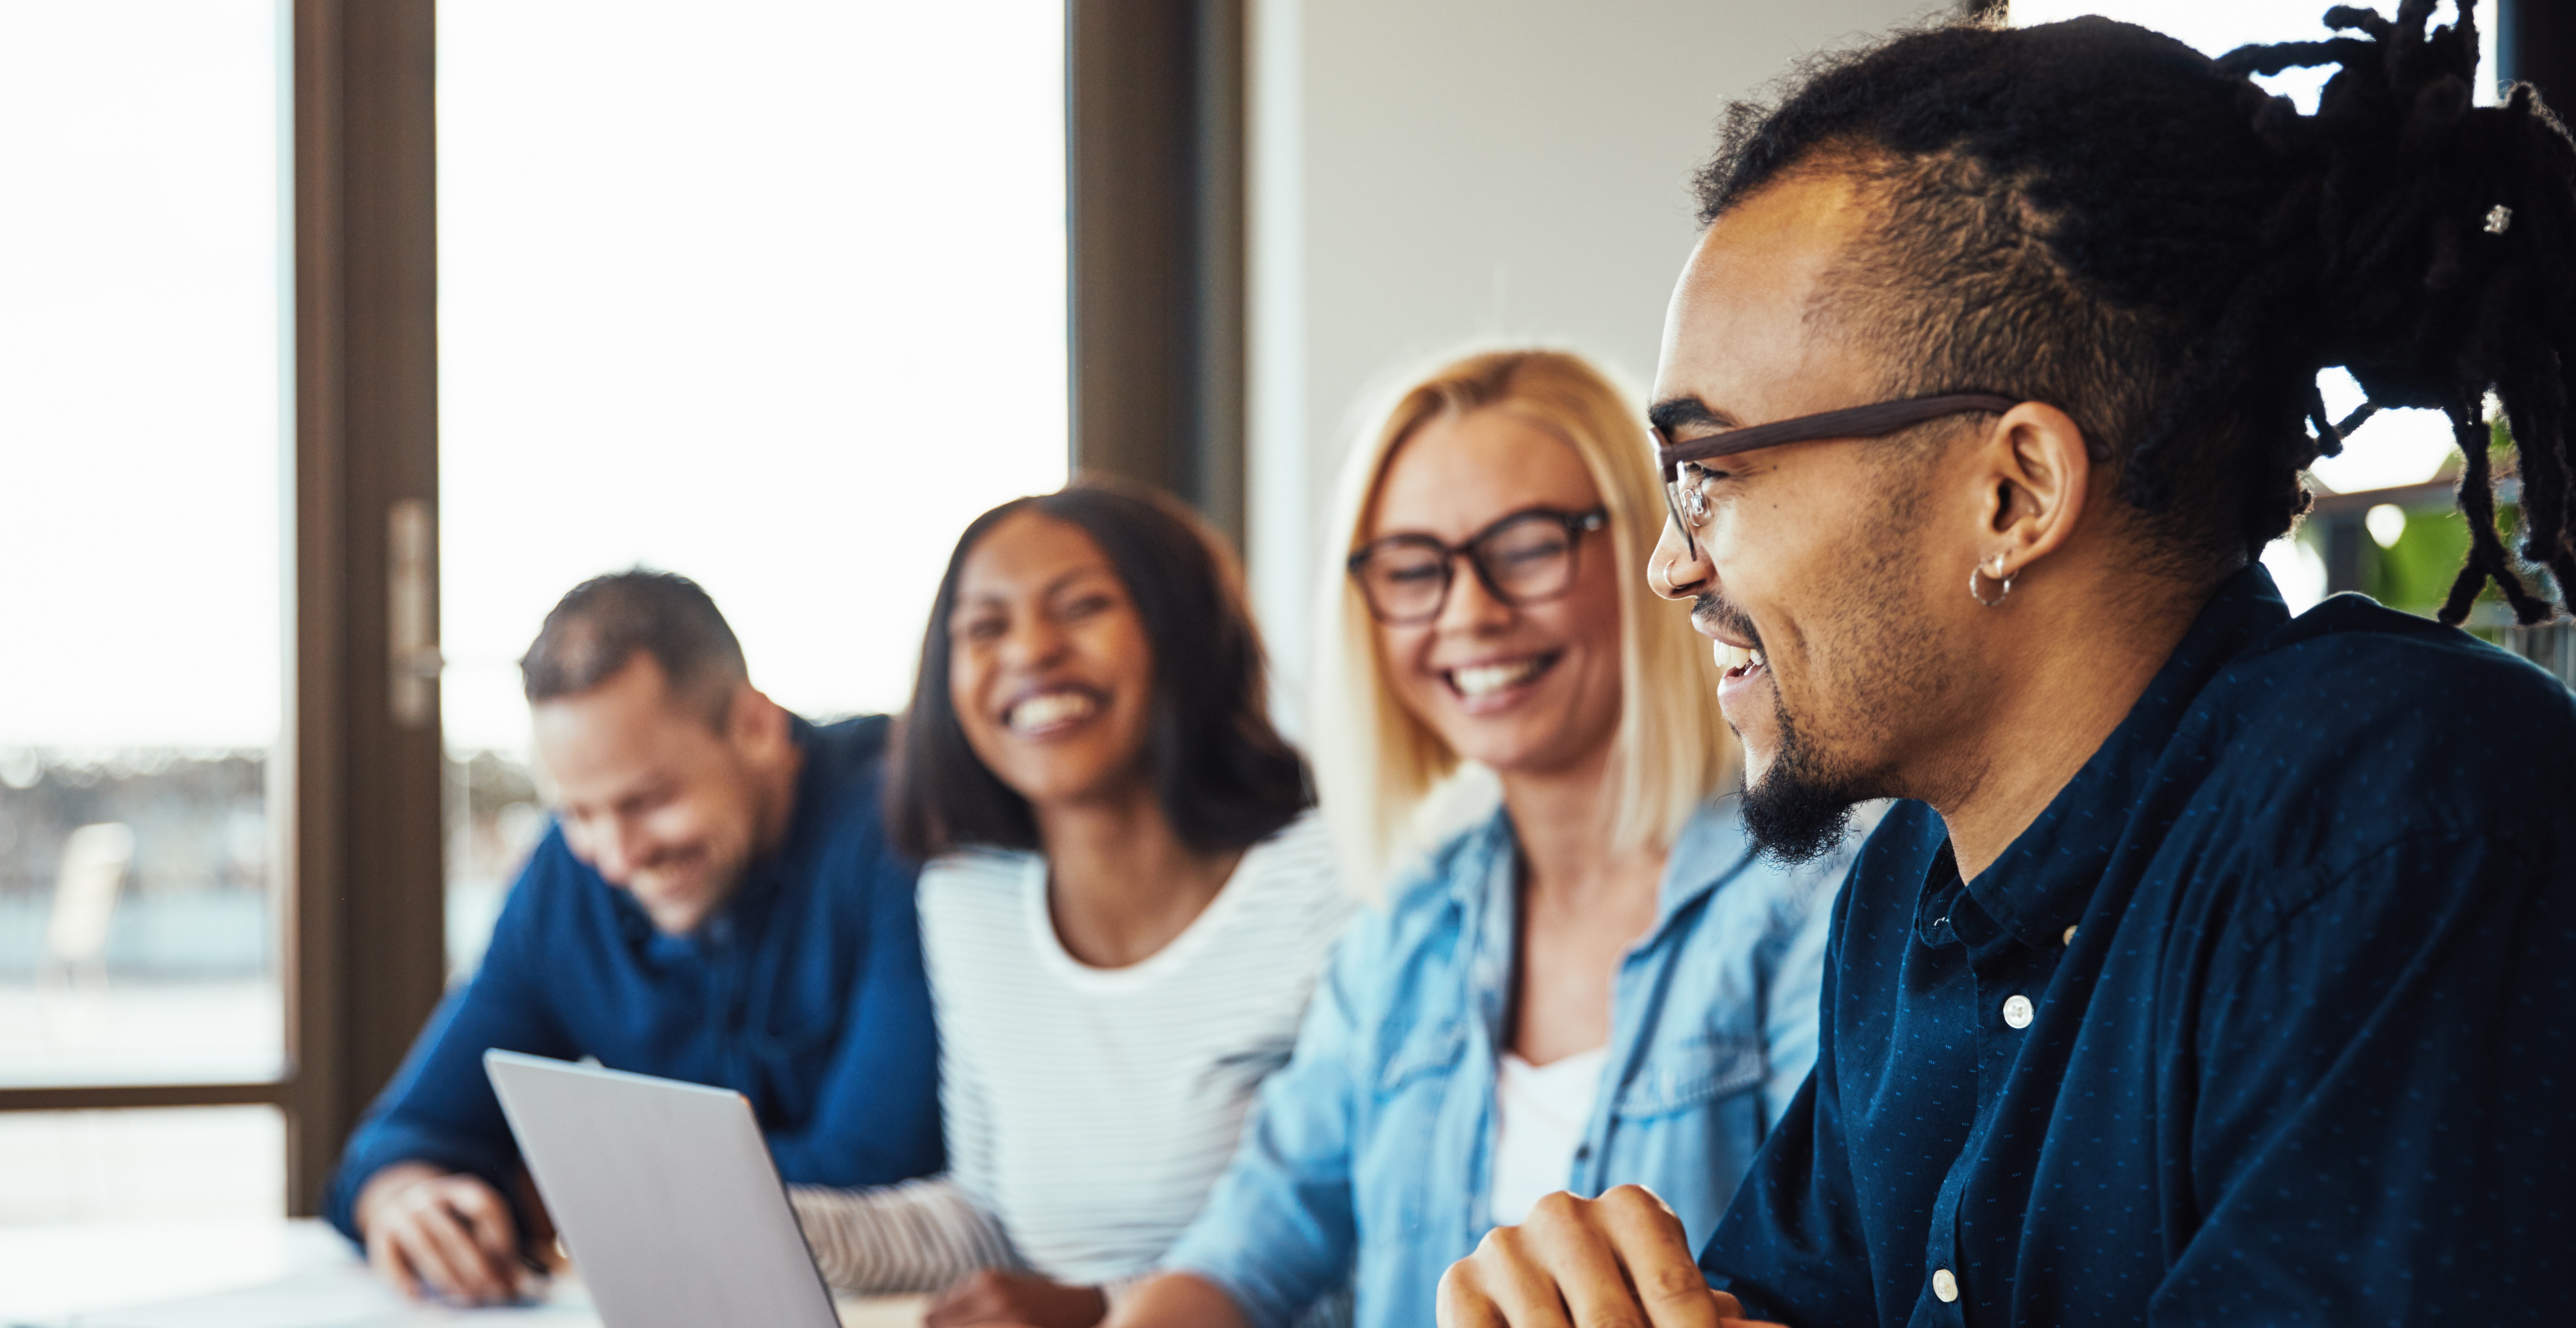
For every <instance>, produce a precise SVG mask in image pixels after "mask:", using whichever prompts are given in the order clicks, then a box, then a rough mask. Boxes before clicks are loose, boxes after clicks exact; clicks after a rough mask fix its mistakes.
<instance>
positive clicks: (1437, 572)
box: [1346, 507, 1610, 627]
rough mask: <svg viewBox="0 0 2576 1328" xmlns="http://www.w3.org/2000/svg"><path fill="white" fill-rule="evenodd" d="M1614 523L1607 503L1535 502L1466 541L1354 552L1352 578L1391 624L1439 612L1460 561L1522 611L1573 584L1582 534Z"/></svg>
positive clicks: (1404, 540) (1408, 540)
mask: <svg viewBox="0 0 2576 1328" xmlns="http://www.w3.org/2000/svg"><path fill="white" fill-rule="evenodd" d="M1609 524H1610V511H1609V509H1608V508H1604V507H1596V508H1593V509H1592V510H1591V511H1589V512H1565V511H1559V510H1557V509H1555V508H1552V507H1533V508H1528V509H1525V510H1522V511H1518V512H1514V513H1512V514H1511V515H1509V516H1506V517H1504V518H1503V519H1501V520H1499V521H1496V522H1495V523H1493V524H1492V525H1490V526H1487V527H1485V528H1484V529H1483V530H1480V531H1478V532H1476V534H1475V535H1474V536H1472V537H1470V538H1469V539H1468V540H1467V542H1466V543H1464V544H1443V543H1441V542H1440V541H1439V540H1436V539H1433V538H1432V537H1431V536H1429V535H1389V536H1387V537H1385V538H1384V539H1377V540H1371V541H1369V542H1368V543H1367V544H1365V545H1363V546H1361V548H1360V551H1359V552H1357V553H1354V554H1352V555H1351V558H1350V562H1349V563H1348V564H1346V566H1348V567H1349V568H1350V573H1351V580H1352V581H1354V582H1356V583H1358V585H1359V588H1360V598H1361V599H1363V600H1366V601H1367V602H1368V610H1369V616H1370V617H1373V618H1375V619H1377V620H1378V621H1379V622H1382V623H1385V624H1387V625H1388V626H1390V627H1418V626H1420V625H1422V624H1423V623H1427V622H1430V621H1431V620H1432V619H1434V618H1437V617H1439V616H1440V610H1441V609H1443V608H1445V607H1447V605H1448V603H1449V587H1450V584H1451V583H1452V582H1454V581H1455V580H1456V579H1457V576H1458V571H1457V568H1458V559H1459V558H1460V557H1461V556H1464V557H1465V558H1466V560H1467V565H1468V566H1470V567H1473V568H1475V569H1476V579H1477V580H1478V581H1480V582H1482V583H1483V584H1484V587H1485V589H1486V590H1487V591H1489V592H1491V593H1492V594H1493V596H1494V598H1496V599H1498V600H1501V601H1502V602H1504V603H1505V604H1509V605H1512V606H1513V607H1515V608H1522V607H1526V606H1528V605H1532V604H1539V603H1544V602H1545V601H1547V600H1551V599H1554V598H1556V597H1557V596H1559V595H1562V594H1564V593H1565V592H1566V591H1567V590H1569V589H1571V588H1572V587H1573V585H1574V546H1575V541H1577V540H1578V539H1580V538H1581V537H1582V536H1583V533H1584V532H1586V531H1591V530H1600V529H1602V528H1603V527H1605V526H1607V525H1609Z"/></svg>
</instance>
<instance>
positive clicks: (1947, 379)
mask: <svg viewBox="0 0 2576 1328" xmlns="http://www.w3.org/2000/svg"><path fill="white" fill-rule="evenodd" d="M2434 8H2435V0H2403V3H2402V4H2401V5H2400V7H2399V10H2398V14H2397V17H2396V18H2395V19H2394V20H2390V19H2387V18H2384V17H2382V16H2380V15H2379V14H2376V13H2373V12H2371V11H2368V10H2363V9H2357V8H2352V7H2348V6H2337V7H2335V8H2333V9H2331V10H2329V11H2328V12H2327V14H2326V24H2327V26H2328V27H2329V28H2330V29H2332V30H2334V31H2336V32H2337V33H2339V34H2347V35H2339V36H2336V37H2334V38H2332V39H2329V40H2325V41H2316V42H2290V43H2283V44H2280V45H2272V46H2249V47H2246V48H2244V49H2241V50H2238V51H2234V52H2231V53H2229V54H2228V55H2226V56H2224V57H2222V58H2220V59H2217V60H2212V59H2209V58H2208V57H2205V56H2203V55H2201V54H2199V53H2198V52H2196V51H2193V50H2192V49H2191V48H2189V47H2187V46H2184V45H2183V44H2182V43H2180V42H2178V41H2175V40H2173V39H2172V38H2169V37H2166V36H2163V35H2161V34H2158V33H2155V32H2151V31H2149V30H2147V29H2145V28H2141V27H2136V26H2134V25H2130V24H2125V23H2115V22H2111V21H2109V20H2106V19H2100V18H2083V19H2075V20H2071V21H2069V22H2065V23H2056V24H2049V25H2046V26H2042V27H2035V28H2027V29H2019V30H2013V29H2001V28H1994V27H1986V26H1978V25H1958V26H1951V27H1943V28H1935V29H1931V30H1928V31H1920V32H1912V33H1907V34H1903V35H1900V36H1898V37H1896V38H1894V39H1893V40H1890V41H1888V42H1886V43H1884V44H1882V45H1879V46H1877V47H1875V48H1871V49H1867V50H1863V51H1859V52H1855V53H1851V54H1848V55H1843V56H1838V57H1833V58H1829V59H1827V60H1825V61H1823V62H1821V63H1819V64H1817V65H1815V66H1813V67H1811V68H1809V69H1808V70H1806V71H1804V73H1803V75H1802V76H1801V77H1800V78H1799V79H1798V80H1797V82H1796V83H1795V85H1794V86H1793V87H1792V88H1791V90H1790V91H1789V92H1788V94H1787V95H1786V97H1785V98H1784V99H1783V100H1782V101H1781V102H1780V103H1779V104H1778V105H1776V106H1773V107H1760V106H1753V105H1747V104H1738V105H1737V106H1736V107H1734V108H1732V109H1731V110H1730V112H1729V115H1728V119H1727V125H1726V130H1725V133H1724V134H1723V136H1722V138H1721V142H1720V146H1719V149H1718V153H1717V155H1716V157H1715V158H1714V159H1713V160H1712V161H1711V162H1710V163H1709V165H1708V166H1707V167H1706V168H1705V169H1703V170H1702V172H1701V173H1700V176H1699V179H1698V187H1699V195H1700V210H1701V217H1702V220H1703V221H1713V220H1715V219H1716V218H1717V217H1718V216H1720V215H1721V214H1723V213H1724V212H1725V211H1726V210H1727V209H1728V208H1729V207H1731V206H1733V205H1734V204H1735V203H1737V202H1738V201H1740V200H1742V199H1744V198H1746V197H1749V196H1750V195H1751V194H1753V193H1755V192H1757V191H1759V190H1761V189H1762V188H1763V187H1765V186H1766V185H1768V184H1771V183H1773V182H1775V181H1777V180H1780V179H1782V178H1784V177H1786V176H1788V175H1791V174H1793V173H1796V172H1799V171H1804V170H1808V169H1827V170H1834V171H1839V172H1844V173H1847V174H1850V175H1852V176H1854V177H1856V178H1858V179H1859V180H1860V181H1861V182H1862V183H1863V184H1864V185H1865V186H1866V187H1867V188H1869V189H1870V190H1871V191H1872V196H1873V200H1874V202H1875V204H1876V206H1874V207H1873V210H1872V217H1871V219H1870V221H1869V222H1868V224H1867V225H1866V227H1865V229H1864V232H1863V238H1862V240H1861V241H1860V242H1859V243H1858V245H1857V246H1856V248H1855V252H1854V253H1853V254H1851V255H1848V256H1846V258H1845V259H1844V260H1843V261H1842V262H1840V263H1838V264H1837V267H1836V270H1835V271H1834V272H1833V273H1832V274H1831V275H1829V276H1828V277H1827V279H1826V281H1825V283H1824V286H1823V288H1822V290H1821V291H1820V299H1822V300H1824V301H1827V302H1829V303H1830V304H1831V306H1832V307H1833V310H1834V312H1835V313H1836V314H1837V315H1838V316H1840V317H1843V318H1845V319H1847V320H1850V321H1851V323H1852V325H1853V326H1855V327H1857V328H1859V329H1861V330H1862V331H1863V332H1864V333H1865V335H1866V337H1867V338H1868V339H1869V340H1870V342H1871V343H1872V344H1873V346H1874V347H1875V348H1876V349H1877V350H1878V352H1879V354H1880V358H1881V360H1882V362H1883V364H1884V365H1885V366H1886V368H1885V369H1884V371H1883V372H1884V376H1885V378H1886V380H1887V381H1886V383H1885V384H1884V385H1885V387H1886V388H1887V389H1888V391H1889V393H1890V395H1900V394H1902V395H1918V394H1928V393H1931V392H1938V391H1965V390H1977V391H1995V392H2002V393H2006V394H2011V395H2019V396H2023V397H2026V398H2029V399H2032V400H2041V401H2047V402H2050V403H2051V404H2054V405H2056V406H2058V407H2059V408H2060V409H2063V410H2065V411H2066V412H2067V413H2068V415H2070V416H2071V417H2073V418H2074V419H2075V421H2076V422H2077V424H2078V425H2079V426H2080V427H2081V428H2082V429H2083V430H2084V433H2085V437H2086V441H2087V445H2088V447H2089V448H2090V449H2091V450H2092V451H2093V453H2094V455H2095V457H2096V459H2097V460H2101V461H2104V462H2107V463H2109V464H2111V465H2112V466H2113V467H2114V468H2115V473H2116V475H2117V477H2118V485H2117V492H2118V493H2119V495H2120V497H2121V499H2122V500H2123V501H2124V502H2125V503H2126V504H2127V505H2128V506H2129V507H2130V508H2131V509H2132V510H2133V511H2134V513H2135V514H2136V515H2137V517H2138V518H2139V520H2140V524H2141V528H2142V529H2144V530H2145V531H2146V532H2147V533H2148V534H2149V535H2150V537H2151V538H2152V540H2153V541H2154V543H2155V544H2156V546H2157V547H2158V548H2159V549H2160V550H2161V551H2163V552H2165V553H2167V554H2169V555H2171V556H2172V557H2173V558H2175V559H2176V560H2178V562H2179V563H2180V565H2184V566H2190V567H2194V568H2201V569H2206V568H2210V567H2232V566H2234V565H2236V564H2237V563H2238V562H2240V561H2241V560H2245V559H2250V558H2252V557H2254V556H2255V555H2256V554H2258V553H2259V552H2260V551H2261V549H2262V547H2263V546H2264V545H2265V544H2267V543H2269V542H2270V541H2271V540H2273V539H2275V538H2278V537H2279V536H2280V535H2282V534H2284V533H2286V532H2287V531H2289V530H2290V529H2291V527H2292V525H2293V524H2294V523H2295V522H2296V520H2297V518H2298V517H2299V515H2300V514H2301V513H2303V512H2304V511H2306V509H2307V506H2308V502H2309V498H2308V493H2307V490H2306V488H2305V486H2304V485H2303V483H2302V482H2301V478H2300V472H2301V471H2303V470H2304V469H2306V467H2307V466H2308V465H2309V464H2311V463H2312V462H2314V461H2315V459H2316V458H2317V457H2318V455H2320V454H2321V453H2322V454H2329V455H2330V454H2333V453H2335V452H2337V451H2339V450H2340V449H2341V447H2342V435H2343V432H2344V431H2346V430H2349V429H2351V428H2354V427H2357V425H2358V424H2359V422H2360V420H2362V419H2364V418H2366V417H2367V416H2368V414H2369V413H2370V412H2371V411H2373V410H2376V409H2380V408H2385V407H2399V406H2406V407H2429V408H2433V409H2438V410H2441V411H2444V412H2446V413H2447V414H2448V415H2449V417H2450V419H2451V421H2452V426H2453V431H2454V434H2455V436H2456V438H2457V440H2458V442H2459V444H2460V447H2461V450H2462V452H2463V454H2464V457H2465V462H2466V464H2465V466H2464V468H2463V471H2462V474H2461V481H2460V489H2459V495H2460V505H2461V507H2462V509H2463V511H2464V512H2465V513H2466V514H2467V516H2468V523H2469V528H2470V532H2471V548H2470V552H2469V557H2468V563H2467V565H2466V566H2465V567H2464V568H2463V569H2462V570H2461V572H2460V575H2459V577H2458V579H2457V580H2456V581H2455V583H2454V584H2453V586H2452V590H2451V593H2450V596H2449V599H2448V601H2447V602H2446V603H2445V604H2444V606H2443V608H2442V613H2441V616H2442V619H2443V621H2445V622H2451V623H2457V622H2459V621H2460V620H2461V619H2462V618H2464V617H2466V616H2467V613H2468V609H2469V605H2470V604H2471V602H2472V601H2474V600H2475V599H2476V597H2477V595H2478V592H2479V591H2480V590H2481V589H2483V588H2484V586H2485V584H2486V583H2487V582H2488V581H2490V580H2492V581H2493V582H2495V584H2496V585H2497V586H2498V587H2499V588H2501V589H2502V590H2503V592H2504V594H2505V596H2506V598H2507V599H2508V600H2509V601H2510V602H2511V603H2512V605H2513V608H2514V610H2515V613H2516V616H2517V617H2518V618H2519V619H2520V620H2522V621H2524V622H2533V621H2538V620H2539V619H2541V618H2544V617H2547V616H2548V615H2549V613H2550V609H2551V606H2550V605H2549V603H2548V602H2547V601H2545V600H2543V599H2541V598H2539V597H2538V596H2536V595H2534V594H2533V593H2532V592H2531V591H2530V590H2529V589H2528V588H2526V586H2525V585H2524V583H2523V580H2522V578H2521V576H2520V574H2519V573H2518V571H2517V569H2516V568H2515V566H2514V564H2513V560H2512V559H2511V558H2510V557H2509V556H2508V555H2507V554H2506V552H2505V549H2504V547H2503V544H2502V542H2501V540H2500V539H2499V538H2498V537H2497V534H2496V529H2495V494H2494V478H2495V477H2494V476H2493V474H2492V473H2491V471H2490V467H2489V460H2488V447H2489V434H2488V431H2487V428H2486V426H2485V424H2484V422H2483V416H2484V402H2485V400H2486V397H2487V395H2488V394H2489V393H2490V392H2493V393H2494V394H2495V395H2497V396H2498V397H2499V398H2501V400H2502V402H2503V406H2504V409H2505V412H2506V416H2507V419H2508V421H2509V423H2510V424H2511V426H2512V430H2513V435H2514V438H2515V440H2516V446H2517V449H2518V456H2519V459H2520V470H2521V475H2520V478H2521V482H2522V502H2523V534H2524V539H2523V546H2522V550H2521V552H2522V555H2523V557H2524V558H2526V559H2528V560H2529V561H2530V562H2533V563H2536V564H2540V565H2542V566H2545V567H2546V568H2548V570H2549V571H2550V573H2551V574H2552V575H2553V576H2554V577H2555V579H2556V582H2557V593H2558V595H2559V596H2560V597H2561V598H2562V601H2563V598H2564V597H2565V596H2567V595H2569V594H2570V593H2571V592H2576V541H2571V539H2570V532H2569V529H2568V515H2569V504H2570V497H2571V494H2570V479H2571V475H2576V466H2571V464H2570V455H2569V442H2570V440H2569V436H2568V435H2569V429H2568V419H2567V415H2568V403H2569V398H2570V385H2571V383H2570V376H2571V373H2576V143H2571V142H2570V140H2569V137H2568V134H2567V132H2566V130H2565V129H2564V127H2562V126H2561V125H2560V123H2559V122H2558V120H2557V119H2556V117H2554V116H2553V115H2551V114H2550V112H2549V111H2548V109H2547V108H2546V107H2544V106H2543V105H2542V104H2541V102H2540V98H2539V96H2538V94H2537V93H2535V92H2534V91H2533V90H2532V89H2531V88H2530V87H2528V86H2517V87H2515V88H2514V89H2513V90H2512V92H2511V94H2510V95H2509V96H2508V97H2507V98H2506V100H2505V103H2504V104H2503V105H2501V106H2494V107H2479V106H2475V105H2473V104H2472V103H2473V101H2474V98H2473V97H2472V96H2471V87H2472V83H2471V80H2472V79H2473V78H2474V77H2475V74H2476V67H2477V46H2478V42H2477V32H2476V28H2475V24H2474V19H2473V18H2472V17H2471V15H2470V14H2469V12H2468V9H2469V7H2468V6H2467V5H2465V4H2463V5H2460V6H2459V10H2460V13H2459V16H2458V18H2457V20H2456V21H2455V22H2454V23H2452V24H2450V25H2447V26H2441V27H2435V26H2433V25H2432V18H2433V13H2434ZM2320 65H2332V66H2335V67H2336V72H2335V74H2334V75H2333V77H2332V78H2331V79H2330V80H2329V81H2328V82H2327V84H2326V86H2325V90H2324V93H2323V95H2322V97H2321V98H2320V101H2319V104H2318V109H2317V113H2316V114H2314V115H2302V114H2300V113H2299V112H2298V111H2297V109H2296V108H2295V107H2293V106H2292V105H2291V104H2290V103H2289V102H2288V100H2287V99H2284V98H2280V97H2274V96H2271V95H2268V94H2267V93H2265V92H2264V91H2263V90H2262V89H2261V88H2260V87H2259V86H2257V85H2256V84H2255V83H2254V82H2253V81H2252V78H2251V77H2250V76H2251V75H2254V74H2272V73H2278V72H2280V71H2282V70H2285V69H2290V68H2294V67H2308V66H2320ZM2338 365H2340V366H2344V367H2346V368H2348V369H2349V370H2350V371H2351V373H2352V375H2353V377H2354V378H2355V379H2356V380H2357V381H2358V382H2360V384H2361V385H2362V387H2363V389H2364V391H2365V392H2367V393H2368V395H2369V400H2370V404H2369V405H2367V406H2365V407H2364V408H2363V409H2362V411H2360V412H2358V413H2357V414H2356V415H2354V416H2352V417H2348V418H2347V419H2345V420H2343V421H2341V422H2340V423H2338V422H2337V421H2334V420H2332V419H2330V418H2328V416H2327V413H2326V408H2325V405H2324V402H2323V399H2322V397H2321V396H2320V394H2319V393H2318V390H2317V386H2316V377H2317V374H2318V372H2319V371H2320V370H2322V369H2326V368H2330V367H2334V366H2338Z"/></svg>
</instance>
